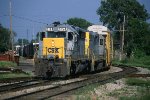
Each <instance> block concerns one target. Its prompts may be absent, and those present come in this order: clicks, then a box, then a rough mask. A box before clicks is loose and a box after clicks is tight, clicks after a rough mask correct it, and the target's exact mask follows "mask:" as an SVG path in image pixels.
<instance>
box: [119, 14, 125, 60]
mask: <svg viewBox="0 0 150 100" xmlns="http://www.w3.org/2000/svg"><path fill="white" fill-rule="evenodd" d="M124 27H125V15H124V16H123V27H122V28H123V30H122V35H121V48H120V58H119V60H122V59H123V48H124V32H125V28H124ZM120 30H121V28H120ZM120 32H121V31H120Z"/></svg>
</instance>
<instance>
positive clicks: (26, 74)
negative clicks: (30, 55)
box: [0, 72, 31, 79]
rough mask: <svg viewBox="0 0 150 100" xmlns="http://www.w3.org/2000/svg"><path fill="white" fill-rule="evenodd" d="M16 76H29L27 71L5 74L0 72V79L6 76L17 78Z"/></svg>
mask: <svg viewBox="0 0 150 100" xmlns="http://www.w3.org/2000/svg"><path fill="white" fill-rule="evenodd" d="M17 77H31V75H30V74H28V73H11V72H10V73H7V74H0V79H6V78H17Z"/></svg>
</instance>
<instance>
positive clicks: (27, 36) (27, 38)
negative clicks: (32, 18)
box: [27, 29, 29, 41]
mask: <svg viewBox="0 0 150 100" xmlns="http://www.w3.org/2000/svg"><path fill="white" fill-rule="evenodd" d="M28 32H29V31H28V29H27V40H28ZM28 41H29V40H28Z"/></svg>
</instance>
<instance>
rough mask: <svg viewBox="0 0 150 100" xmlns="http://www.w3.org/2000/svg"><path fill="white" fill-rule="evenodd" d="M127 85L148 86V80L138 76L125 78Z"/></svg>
mask: <svg viewBox="0 0 150 100" xmlns="http://www.w3.org/2000/svg"><path fill="white" fill-rule="evenodd" d="M126 84H127V85H131V86H144V87H145V86H146V87H147V86H150V80H141V79H138V78H127V80H126Z"/></svg>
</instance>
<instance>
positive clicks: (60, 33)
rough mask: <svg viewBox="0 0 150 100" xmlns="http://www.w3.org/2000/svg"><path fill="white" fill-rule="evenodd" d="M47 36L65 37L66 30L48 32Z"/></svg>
mask: <svg viewBox="0 0 150 100" xmlns="http://www.w3.org/2000/svg"><path fill="white" fill-rule="evenodd" d="M47 37H48V38H65V37H66V33H65V32H48V34H47Z"/></svg>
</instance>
